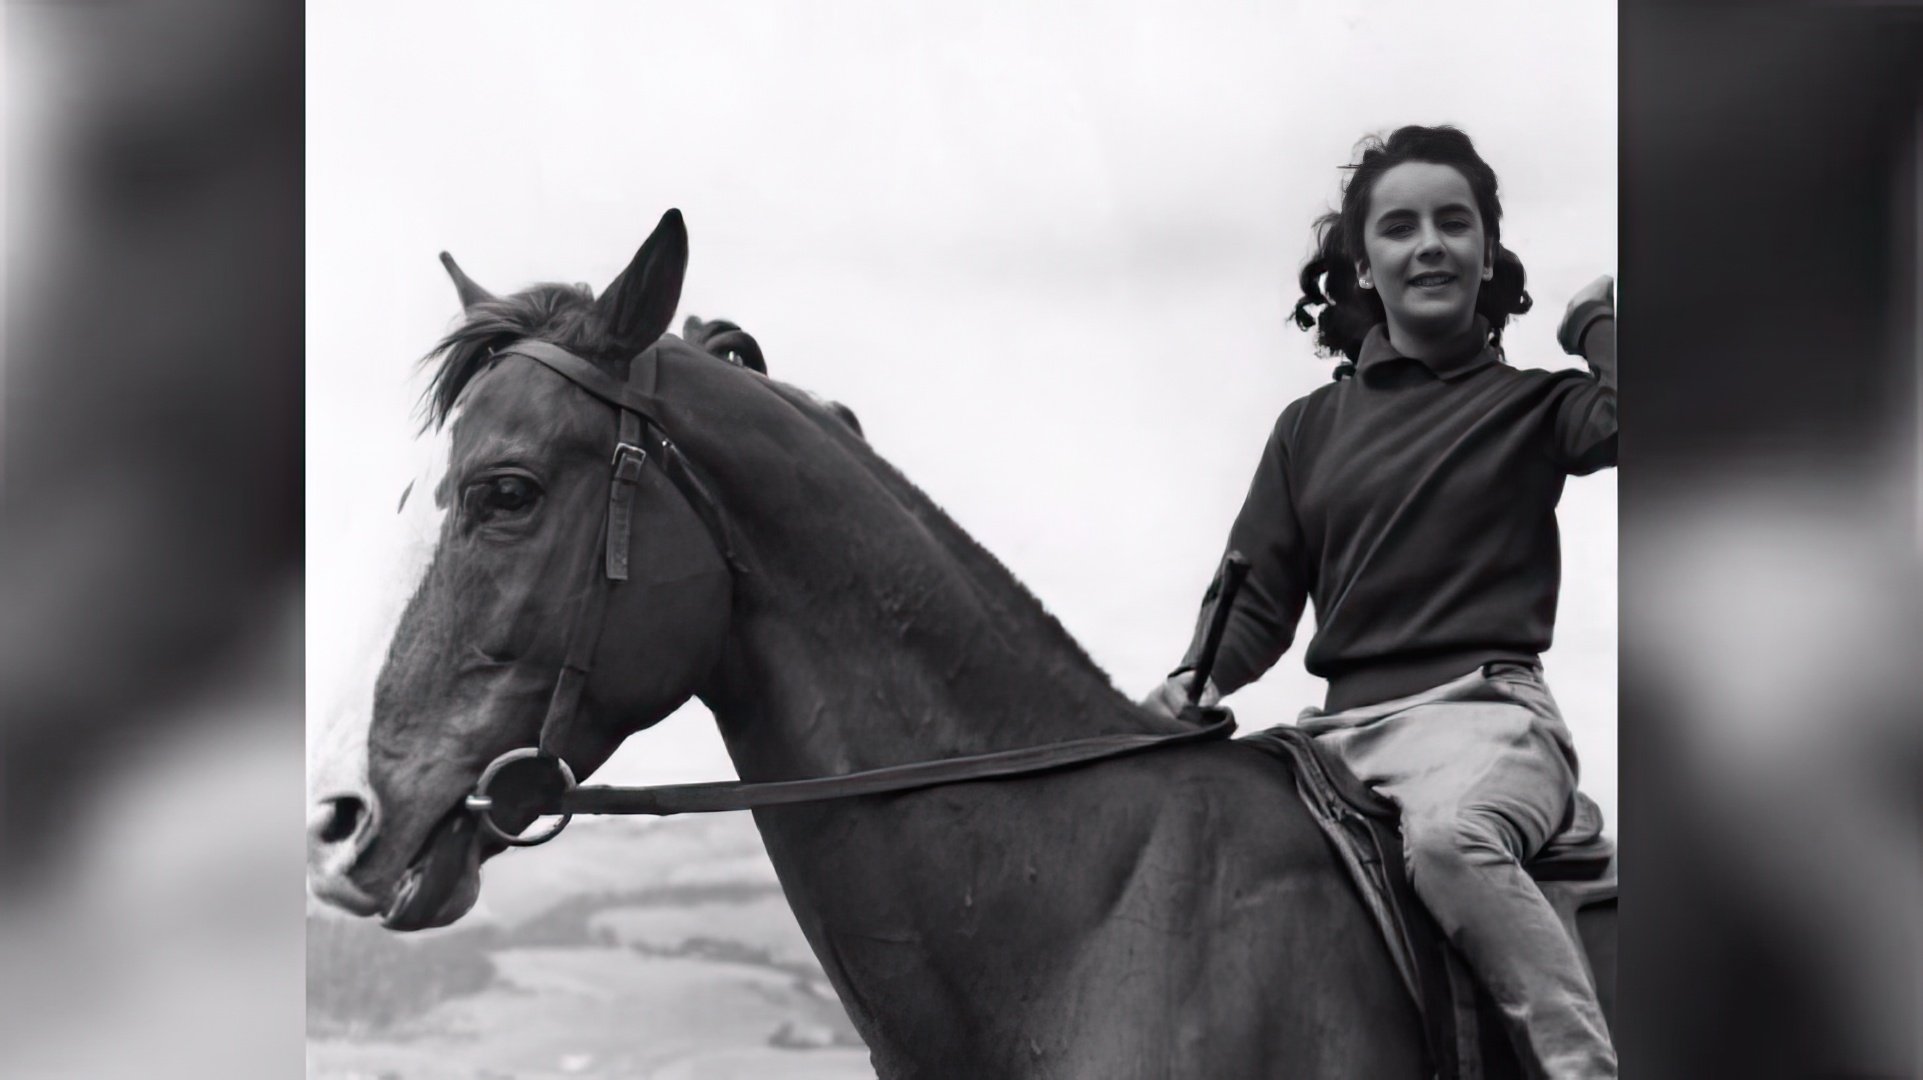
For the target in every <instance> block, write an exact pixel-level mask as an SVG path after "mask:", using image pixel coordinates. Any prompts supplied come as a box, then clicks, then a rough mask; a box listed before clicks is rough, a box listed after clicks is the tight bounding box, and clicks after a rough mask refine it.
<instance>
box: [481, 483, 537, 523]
mask: <svg viewBox="0 0 1923 1080" xmlns="http://www.w3.org/2000/svg"><path fill="white" fill-rule="evenodd" d="M540 499H541V489H540V487H539V486H537V485H536V484H535V483H534V481H532V480H529V479H528V478H527V477H525V476H490V477H488V478H486V479H484V480H479V481H476V482H475V483H474V484H472V485H470V486H469V487H468V489H467V512H468V516H469V517H470V518H472V519H473V520H475V521H477V522H489V521H501V520H505V519H508V518H513V517H517V516H520V515H523V514H526V513H527V512H528V511H529V510H531V509H533V507H534V504H535V503H536V502H539V501H540Z"/></svg>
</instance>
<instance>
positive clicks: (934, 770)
mask: <svg viewBox="0 0 1923 1080" xmlns="http://www.w3.org/2000/svg"><path fill="white" fill-rule="evenodd" d="M1203 711H1204V713H1205V714H1207V713H1213V714H1215V716H1214V718H1213V719H1212V720H1210V721H1209V722H1208V723H1206V724H1203V725H1201V726H1198V727H1193V728H1189V729H1187V730H1183V731H1175V732H1166V733H1163V734H1159V735H1150V734H1130V735H1096V736H1091V737H1089V738H1086V739H1071V740H1069V741H1067V742H1059V743H1051V744H1048V745H1046V746H1031V747H1024V748H1022V749H1019V750H1002V751H997V752H995V753H988V754H974V755H970V756H966V757H954V758H942V759H939V760H935V761H917V762H914V763H912V764H908V765H892V766H889V767H887V768H882V769H869V770H866V771H863V772H853V773H842V774H841V775H838V776H820V777H812V778H810V779H806V780H778V781H773V782H769V783H758V784H753V783H744V782H742V781H738V780H725V781H720V782H716V783H707V784H668V785H663V786H660V787H607V786H599V785H596V786H589V787H577V788H573V789H570V790H568V791H567V792H565V793H563V794H561V795H560V796H559V797H558V799H556V801H555V803H554V804H553V805H550V806H547V807H544V808H543V809H542V810H541V813H543V814H645V815H652V816H655V817H668V816H670V815H673V814H692V813H712V812H716V811H725V810H754V809H758V808H760V807H764V806H782V805H786V804H789V803H802V802H816V801H820V800H824V799H841V798H847V797H849V796H853V795H883V794H888V793H891V792H900V791H913V790H915V789H917V788H926V787H936V786H938V785H941V784H953V783H958V782H960V781H964V780H995V779H1002V778H1006V777H1014V776H1029V775H1032V774H1034V773H1039V772H1048V771H1052V770H1055V769H1065V768H1069V767H1072V766H1076V765H1086V764H1089V763H1090V762H1095V761H1102V760H1106V759H1108V758H1115V757H1121V756H1123V755H1125V754H1135V753H1140V752H1141V751H1144V750H1151V749H1156V748H1159V747H1168V746H1176V745H1179V744H1182V743H1192V742H1205V741H1208V740H1211V739H1223V738H1227V737H1228V736H1229V735H1230V734H1231V733H1233V732H1234V731H1235V717H1234V716H1233V715H1231V714H1230V713H1229V711H1228V710H1227V709H1210V710H1203Z"/></svg>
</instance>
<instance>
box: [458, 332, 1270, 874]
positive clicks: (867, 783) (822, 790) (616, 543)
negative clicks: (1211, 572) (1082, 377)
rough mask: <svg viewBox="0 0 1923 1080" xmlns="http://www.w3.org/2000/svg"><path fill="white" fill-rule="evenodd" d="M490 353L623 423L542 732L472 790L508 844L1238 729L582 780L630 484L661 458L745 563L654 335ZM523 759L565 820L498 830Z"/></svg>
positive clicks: (1209, 654)
mask: <svg viewBox="0 0 1923 1080" xmlns="http://www.w3.org/2000/svg"><path fill="white" fill-rule="evenodd" d="M493 355H494V357H495V359H496V360H504V359H507V358H509V357H515V356H519V357H523V358H525V359H527V360H531V361H533V362H534V363H537V364H540V365H541V366H543V367H545V368H547V369H548V370H550V371H553V372H554V373H555V374H557V375H560V376H561V377H562V378H564V379H566V380H568V381H569V382H571V383H573V384H574V385H575V386H576V387H579V388H580V389H581V390H583V391H585V392H586V393H587V394H588V395H590V396H591V397H594V398H596V399H598V400H600V401H602V402H603V403H605V404H607V405H610V406H612V407H613V408H614V409H615V411H616V414H617V417H618V422H619V426H618V430H617V433H616V435H615V443H614V447H613V450H612V453H611V454H610V456H609V459H608V466H609V479H608V500H607V517H606V521H605V523H604V526H603V537H604V540H603V545H602V546H603V555H602V558H601V559H600V560H598V562H599V563H600V567H599V570H598V572H597V571H594V570H590V573H592V574H593V575H594V578H595V580H593V581H591V582H589V587H588V588H587V589H586V590H585V592H584V593H583V594H582V595H583V599H582V601H581V603H580V606H579V608H578V609H577V610H576V612H575V616H574V621H573V623H572V625H571V626H570V627H569V629H568V636H567V646H566V653H565V659H564V660H563V661H562V664H561V670H560V673H559V675H557V676H556V677H555V681H554V690H553V693H552V694H551V695H550V696H549V698H548V706H547V712H546V714H545V715H544V716H543V718H542V720H541V734H540V738H539V741H538V743H537V745H535V746H532V747H522V748H520V749H516V750H509V751H508V752H507V753H504V754H502V755H501V756H499V757H497V758H495V759H494V760H493V761H492V762H490V763H489V764H488V766H487V768H486V769H485V770H483V771H482V773H481V776H480V779H479V780H478V781H476V782H475V785H474V792H473V794H471V795H469V796H468V797H467V800H466V807H467V809H468V810H469V811H471V812H472V813H474V814H475V816H476V817H478V818H479V819H480V825H481V827H482V828H483V829H485V830H486V831H487V832H489V833H491V834H492V835H493V836H494V837H495V838H496V839H498V840H500V841H501V842H502V843H505V844H508V845H509V846H512V847H532V846H534V845H536V844H544V843H546V842H548V841H549V840H552V839H554V838H555V837H556V836H558V835H560V833H561V830H562V829H565V828H566V827H567V825H568V822H569V821H571V820H572V819H573V817H574V815H575V814H577V813H578V814H647V815H653V816H667V815H671V814H683V813H705V812H713V811H723V810H752V809H756V808H759V807H765V806H780V805H785V804H790V803H800V802H816V801H820V800H824V799H839V798H847V797H850V796H856V795H877V794H884V793H888V792H897V791H910V790H914V789H917V788H926V787H933V786H936V785H939V784H950V783H957V782H960V781H966V780H987V779H997V778H1005V777H1012V776H1025V775H1030V774H1034V773H1039V772H1045V771H1049V770H1054V769H1061V768H1066V767H1068V766H1072V765H1081V764H1086V763H1089V762H1093V761H1099V760H1103V759H1106V758H1112V757H1117V756H1120V755H1122V754H1131V753H1136V752H1138V751H1141V750H1147V749H1151V748H1154V747H1162V746H1171V745H1176V744H1181V743H1192V742H1200V741H1204V740H1208V739H1216V738H1224V737H1226V736H1228V735H1229V734H1230V733H1231V732H1233V731H1234V730H1235V720H1234V718H1233V717H1232V716H1231V715H1230V714H1229V713H1228V711H1227V710H1225V709H1205V710H1199V711H1198V712H1197V713H1195V714H1194V716H1195V717H1196V718H1197V719H1199V720H1200V721H1202V722H1201V723H1199V724H1197V725H1196V726H1194V727H1192V728H1188V729H1184V730H1181V731H1176V732H1169V733H1163V734H1124V735H1096V736H1091V737H1089V738H1084V739H1071V740H1068V741H1065V742H1057V743H1049V744H1046V745H1043V746H1035V747H1025V748H1022V749H1018V750H1004V751H997V752H993V753H985V754H974V755H969V756H966V757H954V758H942V759H938V760H934V761H921V762H914V763H912V764H907V765H894V766H889V767H886V768H880V769H870V770H866V771H862V772H853V773H843V774H840V775H835V776H823V777H814V778H810V779H805V780H783V781H775V782H769V783H745V782H742V781H734V780H729V781H719V782H714V783H705V784H673V785H664V786H658V787H638V788H636V787H606V786H592V787H580V786H578V785H577V784H576V782H575V777H574V772H573V770H572V769H570V768H569V767H568V764H567V761H566V759H565V758H564V757H563V756H562V753H561V748H562V747H563V746H565V745H566V742H567V737H568V735H569V734H570V733H571V730H572V727H573V725H574V722H575V718H576V716H577V714H578V712H579V709H580V704H581V697H582V693H583V691H584V690H585V689H586V687H587V681H588V677H589V675H590V674H592V670H593V661H594V653H595V649H596V648H597V647H598V646H599V644H600V641H601V633H602V629H603V626H604V624H605V622H606V614H607V606H608V601H609V599H610V597H611V596H612V594H613V592H614V590H616V589H618V588H620V587H622V585H623V584H624V583H625V582H626V581H627V580H628V575H629V569H630V567H629V560H630V558H631V556H632V540H633V515H634V497H635V490H636V485H637V483H638V482H639V481H640V478H641V475H642V470H643V469H645V468H646V467H647V464H648V462H649V461H650V460H653V461H656V462H658V463H659V465H660V467H661V468H662V469H663V470H664V471H665V473H666V474H667V476H668V478H669V479H670V480H671V481H672V482H673V483H674V485H675V487H676V488H677V489H678V490H679V491H680V492H681V494H682V496H683V497H684V498H686V499H687V500H688V502H689V504H690V505H691V506H692V507H693V508H694V511H695V513H696V515H697V516H698V517H700V518H701V520H702V523H703V524H704V525H705V526H706V527H707V529H708V532H709V535H710V536H711V537H712V538H713V540H714V543H715V546H716V548H717V549H718V550H719V551H720V553H721V557H722V560H723V561H724V562H725V563H726V564H727V566H728V569H729V571H730V572H731V573H733V574H737V575H739V574H740V573H742V572H743V571H742V567H741V565H740V563H739V561H738V560H737V558H736V556H735V553H734V545H733V544H732V542H731V537H730V533H729V529H728V521H727V518H726V517H725V516H724V515H723V514H722V513H721V509H720V507H719V505H718V504H717V503H716V502H715V500H714V498H713V497H712V496H711V495H710V494H709V493H708V490H707V488H706V486H705V485H703V484H702V483H701V480H700V477H699V476H698V475H696V473H695V472H694V470H693V469H692V468H690V467H689V465H688V462H687V459H686V458H684V457H683V456H682V454H681V451H680V449H679V448H678V447H677V446H675V444H674V442H673V440H672V439H670V438H669V437H668V433H667V431H666V429H665V428H663V426H662V424H661V422H660V420H659V419H658V418H657V417H658V414H659V413H660V412H661V411H662V410H661V409H660V408H659V402H658V400H657V398H656V397H655V384H656V378H657V373H658V371H659V362H660V360H659V346H658V345H656V346H651V347H650V348H648V349H646V350H643V351H642V352H641V353H639V354H637V355H636V356H635V357H634V358H633V359H632V360H631V361H629V364H628V375H627V378H626V379H625V380H619V379H616V378H614V377H613V376H611V375H609V374H608V373H607V372H606V371H604V370H602V369H601V368H599V367H597V366H595V365H594V364H593V363H590V362H589V361H587V360H584V359H582V358H581V357H579V356H576V355H574V354H573V353H571V352H568V351H567V350H566V349H563V348H561V347H559V346H557V345H553V344H550V343H548V342H545V341H536V340H532V339H524V340H521V341H516V342H514V343H513V344H511V345H508V346H505V347H503V348H499V349H496V350H495V351H494V354H493ZM650 447H652V448H653V450H654V453H652V454H650V453H649V448H650ZM1228 599H1229V596H1228V594H1227V593H1226V592H1225V593H1224V595H1222V596H1219V597H1218V598H1217V601H1216V610H1215V612H1213V613H1212V615H1211V619H1210V633H1209V635H1208V640H1207V642H1206V644H1205V647H1204V649H1203V653H1202V661H1201V662H1198V664H1197V668H1198V671H1199V672H1202V673H1204V674H1203V677H1202V678H1198V679H1196V680H1195V683H1196V685H1197V686H1198V687H1199V686H1200V685H1201V683H1202V681H1203V678H1205V677H1206V675H1205V673H1206V671H1207V670H1208V666H1209V664H1208V661H1212V660H1213V656H1214V651H1215V650H1214V646H1215V645H1216V644H1218V643H1219V641H1220V638H1221V624H1222V623H1223V622H1225V621H1226V618H1227V615H1228V610H1229V603H1228V602H1227V600H1228ZM1185 715H1186V714H1185ZM523 763H525V764H523ZM517 768H518V769H527V768H545V769H548V770H550V771H551V776H552V780H553V781H558V783H557V782H550V783H548V784H546V785H541V788H542V789H547V790H556V789H558V793H557V794H555V795H554V796H553V797H552V798H550V799H547V800H544V801H540V802H537V803H536V804H534V805H522V806H521V807H519V809H520V810H521V811H522V812H524V813H525V812H526V811H528V810H533V811H535V812H536V814H537V815H540V816H547V815H557V814H558V815H559V819H558V820H557V821H556V822H555V823H554V824H553V825H552V826H550V827H547V828H545V829H543V830H540V831H537V832H534V833H531V834H516V833H513V832H510V831H509V830H507V829H505V828H502V827H501V825H500V824H499V823H497V822H496V821H495V820H494V811H495V808H496V803H495V800H494V798H493V797H492V796H491V795H489V793H488V792H489V790H490V789H491V788H492V787H493V785H494V784H495V783H496V782H497V781H498V780H499V779H500V777H501V776H502V774H503V773H505V772H506V771H507V770H509V769H517Z"/></svg>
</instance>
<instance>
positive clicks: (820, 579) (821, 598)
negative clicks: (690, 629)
mask: <svg viewBox="0 0 1923 1080" xmlns="http://www.w3.org/2000/svg"><path fill="white" fill-rule="evenodd" d="M846 555H847V556H848V557H850V558H858V557H861V556H860V555H859V554H858V553H854V552H848V553H846ZM763 565H764V566H765V564H763ZM737 590H738V593H739V595H737V598H736V605H735V608H736V611H737V626H736V628H735V631H734V633H733V635H732V637H731V640H730V646H729V650H728V655H727V656H726V657H725V658H724V660H723V662H722V665H721V669H720V671H719V672H718V673H717V674H718V677H717V679H716V680H715V682H716V687H715V689H713V690H712V691H710V692H709V693H708V694H707V695H705V696H707V697H708V698H709V702H708V703H709V705H710V706H711V707H712V708H713V709H714V711H715V715H716V718H717V719H718V720H719V722H720V723H721V727H722V733H723V735H724V736H725V737H726V739H727V741H728V743H729V750H730V753H731V754H732V756H733V757H734V759H735V765H736V768H737V769H738V770H739V771H740V772H741V775H742V776H743V777H744V778H748V779H772V778H789V777H797V776H819V775H826V774H830V773H841V772H849V771H853V770H858V769H870V768H878V767H881V766H884V765H894V764H901V763H904V762H909V761H922V760H928V759H932V758H940V757H952V756H957V755H962V754H974V753H983V752H987V751H991V750H1007V749H1015V748H1017V747H1025V746H1034V745H1038V744H1041V743H1046V742H1052V741H1058V740H1062V739H1069V738H1076V737H1080V736H1086V735H1093V734H1099V733H1104V732H1112V731H1128V730H1143V729H1144V728H1145V727H1147V726H1148V723H1149V721H1147V720H1146V718H1145V717H1144V716H1143V715H1142V714H1141V713H1140V712H1139V711H1138V710H1136V709H1134V708H1133V707H1132V706H1130V705H1129V704H1128V703H1127V702H1126V701H1125V700H1124V699H1123V698H1122V697H1121V696H1120V695H1119V694H1118V693H1117V692H1116V691H1115V689H1114V688H1113V687H1112V686H1110V685H1109V684H1108V682H1107V681H1106V679H1105V678H1104V677H1103V676H1102V675H1101V673H1100V672H1099V671H1095V670H1093V669H1092V668H1091V667H1089V666H1088V665H1086V663H1085V662H1084V661H1082V660H1081V659H1080V658H1079V656H1077V655H1075V654H1074V653H1073V652H1072V651H1069V650H1066V649H1062V648H1058V647H1055V646H1054V643H1052V642H1051V641H1050V640H1049V637H1050V635H1049V634H1048V633H1047V632H1046V631H1047V628H1046V627H1043V626H1038V625H1036V624H1035V623H1034V622H1033V621H1032V620H1031V619H1029V618H1026V617H1024V616H1025V613H1024V612H1022V611H1021V610H1020V607H1019V605H1002V604H998V603H994V602H990V601H988V600H986V599H985V598H984V597H983V596H981V595H980V592H979V583H976V582H974V581H972V580H971V578H970V575H969V574H968V573H967V572H966V571H964V570H962V569H960V568H958V567H955V566H953V565H940V564H933V565H929V564H920V562H919V560H917V559H915V558H912V557H909V555H908V553H901V552H897V553H895V556H893V557H886V558H882V559H879V560H878V559H875V558H874V556H873V555H872V554H870V555H869V556H867V561H866V564H865V565H863V566H860V567H854V566H838V567H817V568H813V569H811V570H810V571H809V572H808V573H807V574H806V576H805V577H804V578H800V579H797V578H794V577H789V576H786V575H780V576H777V575H775V574H771V573H769V572H767V571H766V570H765V569H760V570H758V571H757V572H756V573H755V574H753V575H752V577H751V578H749V579H744V581H743V582H741V583H740V584H738V585H737Z"/></svg>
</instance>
